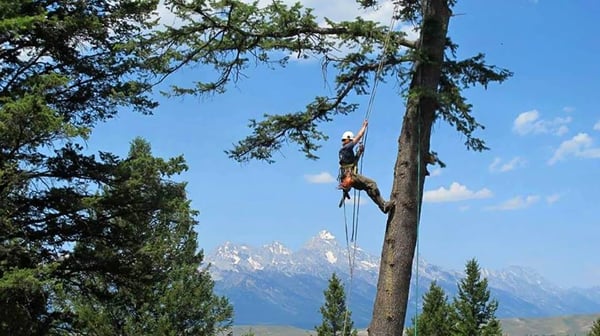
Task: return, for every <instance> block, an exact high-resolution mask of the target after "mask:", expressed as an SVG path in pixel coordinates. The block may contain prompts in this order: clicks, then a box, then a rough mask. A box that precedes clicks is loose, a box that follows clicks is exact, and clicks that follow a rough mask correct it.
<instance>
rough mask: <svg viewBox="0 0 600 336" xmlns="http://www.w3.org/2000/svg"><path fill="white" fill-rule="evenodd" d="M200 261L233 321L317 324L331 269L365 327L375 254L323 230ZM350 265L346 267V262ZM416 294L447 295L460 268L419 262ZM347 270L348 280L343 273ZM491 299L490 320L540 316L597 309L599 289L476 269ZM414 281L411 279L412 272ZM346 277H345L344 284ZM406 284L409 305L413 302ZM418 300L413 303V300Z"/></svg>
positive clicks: (513, 269)
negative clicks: (297, 241) (294, 245)
mask: <svg viewBox="0 0 600 336" xmlns="http://www.w3.org/2000/svg"><path fill="white" fill-rule="evenodd" d="M205 259H206V260H205V261H206V262H208V263H210V264H211V267H210V271H211V274H212V276H213V279H214V280H215V291H216V292H217V293H218V294H220V295H224V296H227V297H228V298H229V299H230V301H231V302H232V304H233V305H234V309H235V322H236V323H237V324H284V325H292V326H297V327H302V328H313V327H314V325H315V324H318V323H319V321H320V318H321V317H320V313H319V307H320V306H321V305H322V304H323V291H324V290H325V289H326V288H327V281H328V279H329V278H330V277H331V274H332V273H334V272H335V273H336V274H337V275H338V276H339V277H340V278H341V279H342V280H344V281H345V283H346V292H347V294H348V302H349V306H350V309H351V311H352V318H353V320H354V322H355V325H356V326H357V327H366V325H367V323H368V321H369V320H370V318H371V311H372V306H373V300H374V297H375V289H376V285H377V276H378V271H379V269H378V268H379V258H378V257H375V256H372V255H370V254H369V253H367V252H366V251H364V250H362V249H360V247H357V246H354V244H353V243H350V245H349V246H347V244H346V243H345V242H344V243H340V242H338V240H337V239H336V238H335V237H334V236H333V235H332V234H331V233H329V232H327V231H321V232H319V233H318V234H317V235H316V236H314V237H312V238H310V239H309V240H308V241H307V242H306V244H305V245H304V246H303V247H302V248H301V249H299V250H298V251H291V250H290V249H288V248H286V247H285V246H283V245H282V244H281V243H279V242H273V243H272V244H268V245H264V246H262V247H253V246H248V245H237V244H234V243H231V242H226V243H224V244H223V245H221V246H219V247H218V248H217V249H215V250H214V251H213V252H212V253H209V254H208V255H207V256H206V258H205ZM350 263H352V264H353V265H354V266H353V267H352V268H351V267H350V266H349V265H350ZM418 267H419V268H418V272H413V275H416V274H418V276H419V279H418V284H419V288H418V295H419V296H422V295H423V294H424V293H425V292H426V291H427V289H428V287H429V284H430V283H431V281H436V283H437V284H438V285H440V286H441V287H442V288H443V289H444V290H445V292H446V293H447V295H448V297H449V298H453V297H454V295H455V294H456V291H457V284H458V282H459V281H460V280H461V279H462V278H463V272H462V271H455V270H446V269H444V268H442V267H440V266H436V265H433V264H429V263H427V262H426V261H424V260H422V259H421V260H419V265H418ZM351 270H352V277H350V271H351ZM481 275H482V276H483V277H485V278H487V279H488V283H489V287H490V290H491V292H492V295H493V297H494V298H496V299H497V300H498V302H499V308H498V311H497V314H496V315H497V316H498V317H544V316H555V315H567V314H585V313H597V312H599V311H600V288H591V289H582V288H577V289H563V288H559V287H558V286H556V285H554V284H552V283H550V282H549V281H547V280H546V279H544V278H543V277H542V276H541V275H539V274H538V273H536V271H535V270H533V269H530V268H524V267H519V266H510V267H507V268H505V269H502V270H489V269H482V270H481ZM413 278H414V276H413ZM350 280H351V282H350ZM414 293H415V288H414V283H413V286H412V287H411V298H410V302H413V305H414V302H415V295H414ZM419 305H420V302H419Z"/></svg>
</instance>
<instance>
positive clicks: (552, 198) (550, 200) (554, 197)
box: [546, 194, 560, 204]
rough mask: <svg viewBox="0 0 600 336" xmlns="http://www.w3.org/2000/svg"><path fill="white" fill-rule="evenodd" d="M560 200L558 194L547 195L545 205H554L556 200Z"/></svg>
mask: <svg viewBox="0 0 600 336" xmlns="http://www.w3.org/2000/svg"><path fill="white" fill-rule="evenodd" d="M559 199H560V194H552V195H548V196H546V203H548V204H554V203H556V202H557V201H558V200H559Z"/></svg>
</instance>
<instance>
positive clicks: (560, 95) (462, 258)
mask: <svg viewBox="0 0 600 336" xmlns="http://www.w3.org/2000/svg"><path fill="white" fill-rule="evenodd" d="M304 3H305V4H306V5H307V6H311V7H316V13H317V14H320V15H325V16H328V17H330V18H332V19H335V20H339V19H349V18H352V17H354V16H356V15H362V16H364V17H366V18H368V19H377V20H381V21H382V22H383V23H385V24H387V22H389V15H390V11H389V5H387V4H384V6H383V7H382V9H381V10H380V11H378V12H376V13H373V12H361V11H359V10H357V9H354V2H353V1H352V0H330V1H327V2H323V1H317V0H310V1H304ZM325 4H326V5H325ZM598 12H600V2H597V1H595V0H587V1H550V0H538V1H532V0H510V1H507V0H502V1H499V0H497V1H475V0H469V1H465V0H463V1H459V4H458V5H457V7H456V9H455V13H456V14H460V15H457V16H455V17H454V18H453V19H452V22H451V24H450V35H451V36H452V38H453V40H454V41H455V42H456V43H458V44H459V45H460V52H459V55H460V56H463V57H466V56H471V55H474V54H475V53H477V52H479V51H481V52H484V53H486V55H487V59H488V61H489V63H490V64H496V65H498V66H501V67H505V68H508V69H510V70H511V71H513V72H514V73H515V75H514V77H512V78H511V79H510V80H509V81H507V82H505V83H503V84H501V85H492V86H491V87H490V88H489V89H488V90H487V91H486V90H483V89H472V90H469V91H468V92H467V93H466V95H467V97H468V98H469V101H470V102H471V103H472V104H473V105H474V108H473V112H474V115H475V116H476V118H477V119H478V121H479V122H481V123H482V124H484V125H485V126H486V129H485V130H482V131H478V135H479V136H480V137H483V138H484V139H486V141H487V144H488V145H489V147H491V150H490V151H486V152H483V153H476V152H470V151H467V150H466V149H465V147H464V145H463V142H464V137H463V136H461V135H460V134H458V133H457V132H456V131H454V130H453V129H451V128H450V127H449V126H447V125H445V124H442V123H438V124H436V125H435V126H434V131H433V138H432V148H433V150H435V151H437V152H438V153H439V155H440V157H441V159H442V160H443V161H445V162H446V164H447V167H446V168H445V169H441V170H438V169H432V176H430V177H429V178H428V179H427V180H426V185H425V203H424V206H423V215H422V220H421V226H420V256H421V257H422V258H424V259H426V260H427V261H428V262H430V263H434V264H438V265H440V266H443V267H447V268H451V269H457V270H460V269H463V268H464V265H465V262H466V261H467V260H468V259H470V258H472V257H476V258H477V259H478V261H479V263H480V265H481V266H482V267H484V268H492V269H500V268H503V267H506V266H509V265H521V266H529V267H533V268H534V269H536V270H537V271H538V272H539V273H540V274H541V275H542V276H544V277H546V278H547V279H548V280H550V281H552V282H554V283H556V284H558V285H561V286H584V287H587V286H600V263H598V255H600V244H598V238H599V237H600V219H599V218H600V210H599V206H598V205H599V200H600V197H599V196H598V190H599V189H600V182H599V181H598V179H597V174H598V171H599V169H598V168H600V109H599V108H598V98H597V97H598V91H599V90H600V63H599V62H598V61H597V60H598V55H599V54H600V37H599V36H600V35H599V34H598V32H600V24H599V23H598V21H597V15H596V14H595V13H598ZM398 28H400V29H407V27H398ZM210 74H211V72H210V69H205V68H201V67H200V68H198V67H197V68H193V69H186V70H185V71H183V72H180V73H179V74H177V75H175V76H173V77H172V78H171V79H170V80H171V83H181V82H189V81H190V80H193V79H197V78H203V77H204V76H208V75H210ZM245 74H246V75H247V78H244V79H243V80H241V81H240V82H238V83H237V85H235V86H231V87H230V88H229V90H228V92H227V93H225V94H223V95H218V96H212V97H204V98H198V97H187V98H171V99H166V98H164V97H161V98H160V100H161V106H160V107H159V108H158V109H157V110H156V113H155V114H154V115H153V116H142V115H138V114H135V113H134V112H123V113H122V114H121V115H119V116H118V117H117V118H115V119H114V120H111V121H109V122H107V123H105V124H102V125H100V126H99V127H98V128H97V129H95V130H94V133H93V134H92V137H91V139H90V141H88V148H89V149H90V150H94V151H97V150H103V151H113V152H115V153H118V154H121V155H125V154H126V153H127V150H128V147H129V143H130V141H131V140H132V139H133V138H134V137H136V136H141V137H144V138H146V139H147V140H149V141H150V142H151V144H152V147H153V150H154V153H155V155H158V156H163V157H172V156H176V155H180V154H183V155H184V156H185V158H186V160H187V162H188V164H189V166H190V169H189V171H188V172H187V173H185V174H184V175H182V176H181V177H180V179H181V180H185V181H188V182H189V185H188V190H189V197H190V199H191V200H192V203H193V207H194V208H195V209H197V210H199V211H200V215H199V217H198V220H199V222H200V224H199V226H198V232H199V246H200V247H201V248H203V249H205V250H206V251H211V250H212V249H213V248H215V247H216V246H218V245H220V244H222V243H224V242H225V241H233V242H236V243H246V244H252V245H262V244H267V243H271V242H273V241H279V242H281V243H283V244H284V245H286V246H288V247H289V248H291V249H294V250H296V249H298V248H300V247H301V246H302V245H303V244H304V242H305V241H307V240H308V239H309V238H310V237H312V236H314V235H316V234H317V233H318V232H319V231H320V230H328V231H330V232H332V233H333V234H334V235H335V236H336V237H337V238H338V239H339V241H340V242H345V238H344V215H343V212H342V210H340V209H338V207H337V202H338V200H339V197H340V193H339V191H338V190H336V184H335V183H334V182H332V181H331V178H330V177H331V176H335V175H336V173H337V151H338V148H339V145H340V143H339V141H338V138H339V137H340V135H341V134H342V133H343V132H344V131H346V130H352V131H355V132H356V131H357V130H358V128H359V126H360V124H361V122H362V119H363V117H364V112H365V108H366V102H367V101H368V97H353V98H352V99H353V101H355V102H359V103H361V104H362V105H361V110H359V111H358V112H357V113H355V114H353V115H349V116H343V117H340V118H338V119H336V120H335V121H334V122H332V123H329V124H326V125H323V128H322V130H324V131H325V132H326V133H327V134H328V135H329V136H330V141H328V142H326V143H323V144H322V145H323V147H322V148H321V149H320V150H319V152H318V153H317V154H318V155H319V156H320V157H321V159H320V160H318V161H312V160H307V159H305V158H304V156H303V155H302V154H301V153H300V152H298V151H297V149H296V148H295V147H286V148H284V149H283V150H282V151H281V153H279V154H276V156H275V159H276V160H277V163H275V164H267V163H263V162H251V163H249V164H239V163H237V162H235V161H233V160H230V159H228V158H227V156H226V155H225V154H224V152H223V151H224V150H226V149H230V148H231V145H232V144H233V143H235V142H236V141H238V140H241V139H242V138H243V137H244V136H246V135H247V134H249V132H250V130H249V129H248V128H247V121H248V119H249V118H252V117H259V116H260V115H262V114H263V113H284V112H294V111H298V110H301V109H302V108H303V107H304V106H305V105H306V104H307V103H309V102H310V101H311V99H312V98H313V97H314V96H316V95H325V94H330V93H331V87H328V86H327V85H325V83H324V82H323V77H322V73H321V68H320V64H319V62H318V61H302V62H292V63H291V64H290V65H289V66H288V67H287V68H286V69H277V70H271V69H267V68H264V67H260V66H259V67H254V66H253V67H251V68H249V69H247V70H246V71H245ZM330 84H331V83H330ZM403 113H404V105H403V100H402V99H401V98H400V97H399V96H398V95H397V87H396V86H395V85H394V81H389V83H387V84H380V85H379V87H378V91H377V95H376V97H375V103H374V107H373V111H372V113H371V117H370V128H369V137H368V143H367V151H366V154H365V158H364V164H363V173H364V174H365V175H366V176H369V177H371V178H374V179H375V180H376V181H377V182H378V184H379V186H380V188H381V190H382V193H383V195H384V196H385V198H388V196H389V192H390V190H391V183H392V174H393V164H394V162H395V154H396V151H397V148H396V146H397V138H398V135H399V131H400V127H401V122H402V116H403ZM319 182H320V183H319ZM363 198H365V199H366V196H364V197H363ZM385 220H386V218H385V216H384V215H383V214H381V213H380V212H379V210H378V209H377V208H376V207H375V206H374V205H373V204H372V203H371V202H370V201H368V202H364V204H363V205H361V215H360V223H359V232H358V244H359V245H360V246H361V247H363V248H364V249H366V250H367V251H369V252H371V253H373V254H375V255H379V253H380V250H381V246H382V239H383V235H384V229H385Z"/></svg>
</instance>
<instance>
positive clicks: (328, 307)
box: [315, 273, 357, 336]
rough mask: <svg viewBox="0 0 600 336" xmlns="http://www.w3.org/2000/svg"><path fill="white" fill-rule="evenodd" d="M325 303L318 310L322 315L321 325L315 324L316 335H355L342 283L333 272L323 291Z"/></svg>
mask: <svg viewBox="0 0 600 336" xmlns="http://www.w3.org/2000/svg"><path fill="white" fill-rule="evenodd" d="M323 294H324V296H325V303H324V304H323V306H321V308H320V311H321V315H322V316H323V322H322V323H321V325H319V326H316V327H315V330H316V331H317V335H318V336H337V335H341V336H352V335H356V334H357V331H356V329H354V322H353V321H352V316H351V315H352V314H351V312H350V311H349V310H348V307H346V293H345V291H344V285H343V284H342V283H341V281H340V279H339V278H338V276H337V275H336V274H335V273H333V274H332V275H331V278H330V279H329V285H328V286H327V289H326V290H325V291H324V292H323Z"/></svg>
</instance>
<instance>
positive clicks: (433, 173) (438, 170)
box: [429, 168, 442, 177]
mask: <svg viewBox="0 0 600 336" xmlns="http://www.w3.org/2000/svg"><path fill="white" fill-rule="evenodd" d="M440 175H442V168H436V169H434V170H432V171H431V172H430V173H429V176H430V177H434V176H440Z"/></svg>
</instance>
